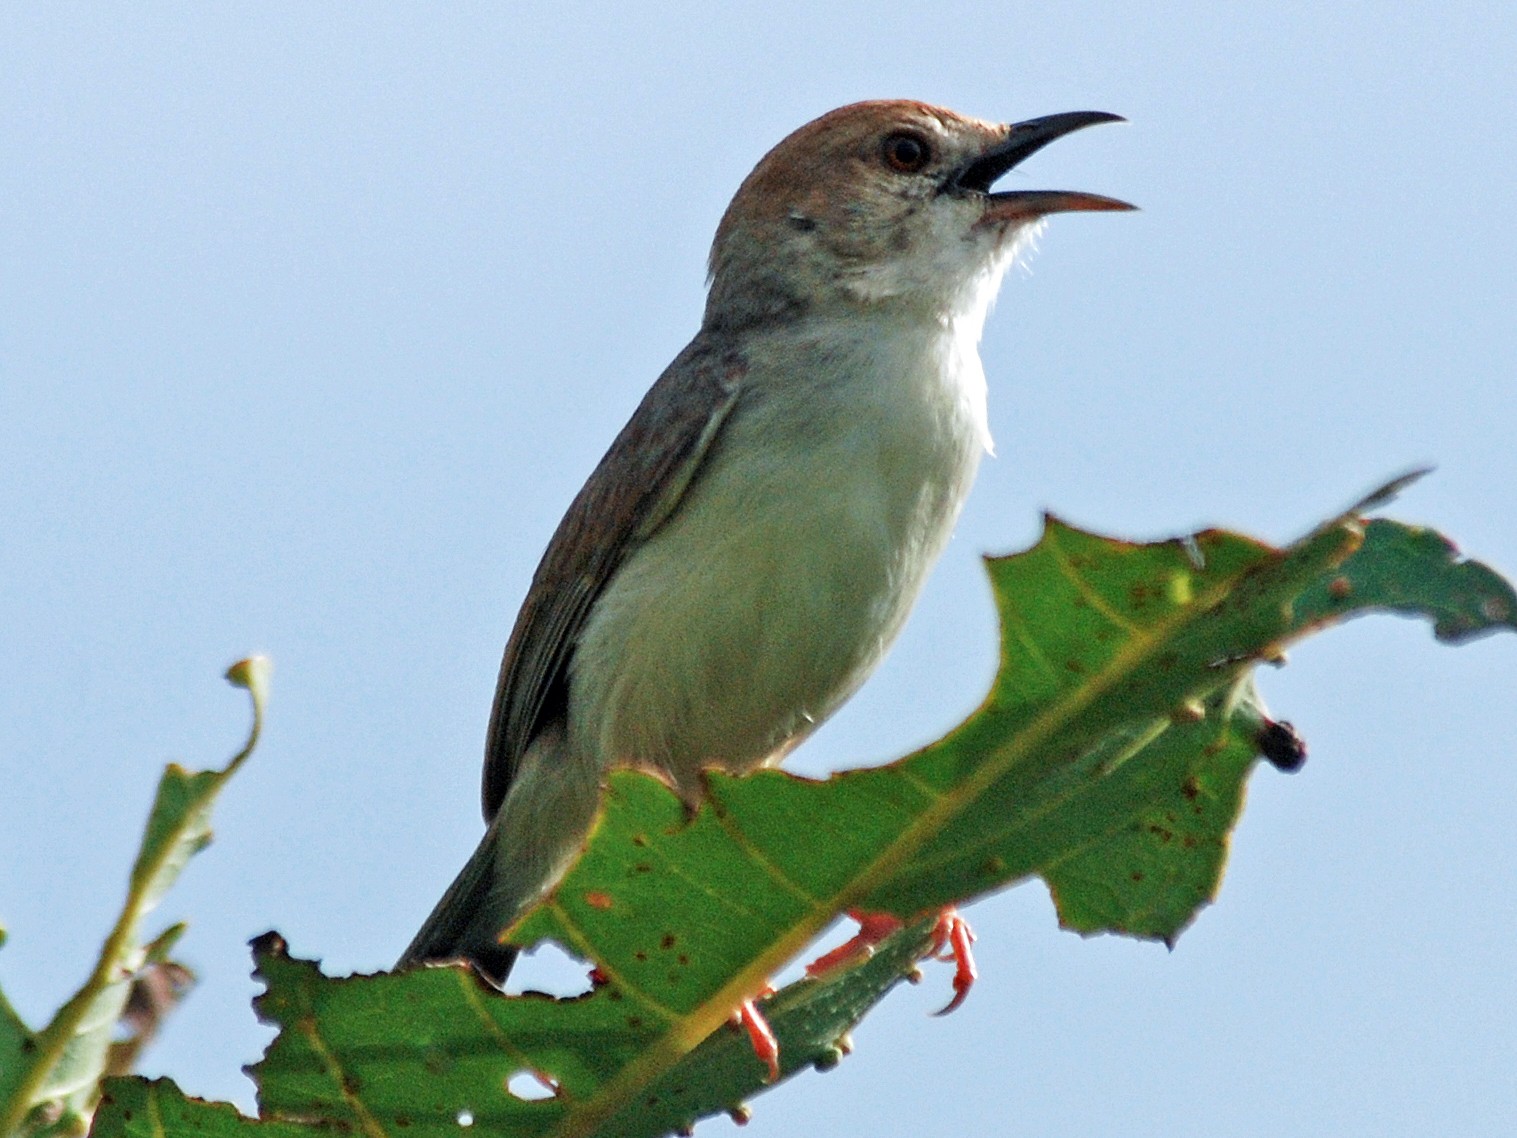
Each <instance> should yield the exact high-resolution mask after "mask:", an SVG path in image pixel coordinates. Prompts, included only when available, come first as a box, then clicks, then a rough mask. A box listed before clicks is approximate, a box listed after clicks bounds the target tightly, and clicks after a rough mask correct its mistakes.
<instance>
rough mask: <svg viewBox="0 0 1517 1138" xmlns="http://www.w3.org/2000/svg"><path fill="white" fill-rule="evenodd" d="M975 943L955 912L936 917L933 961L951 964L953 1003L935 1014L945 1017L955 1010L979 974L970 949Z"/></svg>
mask: <svg viewBox="0 0 1517 1138" xmlns="http://www.w3.org/2000/svg"><path fill="white" fill-rule="evenodd" d="M974 939H975V938H974V930H973V929H972V928H970V927H969V922H968V921H966V920H965V919H964V918H963V917H962V916H961V915H960V914H959V911H958V910H957V909H952V908H949V909H944V910H943V911H942V912H941V913H939V914H938V923H937V924H936V925H934V926H933V929H932V957H933V959H934V960H942V961H950V960H951V961H952V962H953V999H951V1000H949V1001H948V1004H947V1006H946V1007H944V1008H942V1009H941V1010H940V1011H938V1012H936V1013H934V1014H936V1015H940V1016H946V1015H947V1014H948V1013H949V1012H951V1011H955V1010H957V1008H958V1007H959V1005H960V1004H962V1003H963V1002H964V1000H965V998H966V997H968V995H969V989H970V988H972V987H974V982H975V980H977V979H978V978H979V975H980V973H979V971H978V969H976V968H975V966H974V950H973V949H971V948H970V945H972V944H974Z"/></svg>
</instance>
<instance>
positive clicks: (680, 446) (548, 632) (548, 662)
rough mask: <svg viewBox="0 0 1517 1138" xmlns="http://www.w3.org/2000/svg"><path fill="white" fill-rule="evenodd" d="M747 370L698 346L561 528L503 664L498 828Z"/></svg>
mask: <svg viewBox="0 0 1517 1138" xmlns="http://www.w3.org/2000/svg"><path fill="white" fill-rule="evenodd" d="M746 370H747V367H746V365H745V364H744V363H743V361H742V360H741V358H740V357H738V356H737V355H736V354H735V353H732V352H729V351H722V350H718V349H716V348H714V347H713V346H712V345H710V344H709V342H707V341H706V340H705V338H704V337H700V336H698V337H696V339H695V340H694V341H693V342H692V343H691V344H690V346H689V347H687V348H686V349H685V350H684V351H683V352H681V353H680V354H679V356H678V357H676V358H675V360H674V362H673V363H671V364H670V365H669V367H668V368H667V369H666V370H665V372H664V374H663V375H661V376H659V378H658V382H657V383H655V384H654V385H653V387H652V388H651V389H650V390H649V392H648V394H647V395H646V396H644V397H643V401H642V403H641V404H639V405H638V408H637V410H636V411H635V412H633V414H632V418H631V419H630V420H628V422H627V425H626V426H625V427H623V428H622V431H621V434H619V435H617V436H616V441H615V442H613V443H612V444H611V449H610V450H608V451H607V452H606V455H605V457H604V458H602V459H601V461H600V465H599V466H597V467H596V468H595V472H594V473H593V474H591V475H590V479H589V481H588V482H586V483H585V485H584V487H583V489H581V490H580V492H579V494H578V496H576V497H575V499H574V501H573V503H572V504H571V505H570V506H569V511H568V513H566V514H565V515H564V519H563V521H561V522H559V524H558V530H557V531H556V532H555V533H554V535H553V540H552V541H550V542H549V543H548V549H547V552H545V553H544V554H543V559H542V561H541V563H539V565H538V567H537V572H536V573H534V574H533V576H532V588H531V589H530V590H529V591H528V593H527V600H526V603H525V604H523V605H522V609H521V612H520V613H519V614H518V615H517V617H516V627H515V628H514V629H512V631H511V639H510V640H509V641H508V642H507V643H506V654H505V659H504V660H502V661H501V666H500V681H499V683H498V685H497V686H496V689H495V706H494V708H493V709H492V711H491V713H490V733H489V737H488V739H487V741H486V743H485V771H484V787H483V793H484V809H485V820H486V821H487V822H488V821H489V820H490V819H492V818H493V817H494V816H495V812H496V810H498V809H499V808H500V804H501V802H502V801H503V800H504V799H505V797H506V791H507V790H508V789H509V788H510V785H511V780H512V778H513V777H514V776H515V774H516V767H517V764H518V763H519V762H520V761H521V756H522V754H523V753H524V752H525V751H526V749H527V747H528V745H529V744H530V743H531V742H532V740H533V738H535V737H536V735H537V734H538V732H539V731H540V730H541V729H542V727H543V725H544V724H545V723H547V722H550V721H551V720H553V719H555V718H559V717H562V716H563V715H564V714H565V713H566V711H567V706H568V683H569V660H570V657H572V656H573V654H574V646H575V644H576V642H577V641H578V640H579V636H580V633H581V632H582V631H583V629H584V625H585V619H586V618H587V617H588V615H589V613H590V607H591V606H592V605H593V604H594V603H595V598H596V597H597V596H599V595H600V593H601V590H603V589H604V588H605V587H606V585H607V584H608V583H609V582H610V580H611V578H612V577H613V576H614V575H615V573H616V570H617V569H618V568H619V567H620V566H621V563H622V562H623V561H624V560H625V559H626V558H627V557H628V556H629V555H630V554H631V553H632V552H633V551H634V550H636V549H637V547H638V546H639V545H641V544H642V542H643V541H644V540H645V539H646V538H647V537H648V535H649V534H651V533H652V532H653V531H654V530H656V529H657V528H658V527H659V525H661V524H662V523H663V521H664V520H665V519H666V518H667V517H668V516H669V514H670V513H671V512H672V511H673V509H674V508H675V506H676V505H678V503H679V500H680V497H681V496H682V495H683V494H684V492H685V489H686V488H687V487H688V486H689V485H690V482H691V480H692V479H693V478H694V477H695V474H696V471H697V469H698V468H699V467H700V464H701V461H702V459H704V458H705V456H706V454H707V452H708V451H709V449H710V447H711V443H712V441H713V440H714V439H715V438H716V436H717V434H718V433H719V432H720V430H721V427H722V423H723V421H724V420H725V419H726V417H727V413H728V412H729V411H730V410H731V409H732V405H733V404H734V403H735V402H736V400H737V395H738V391H739V389H740V387H741V384H742V378H743V374H744V372H745V371H746Z"/></svg>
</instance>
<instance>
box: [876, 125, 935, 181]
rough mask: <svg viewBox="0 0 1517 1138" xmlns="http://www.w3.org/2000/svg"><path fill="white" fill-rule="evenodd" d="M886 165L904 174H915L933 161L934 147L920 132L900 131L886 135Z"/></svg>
mask: <svg viewBox="0 0 1517 1138" xmlns="http://www.w3.org/2000/svg"><path fill="white" fill-rule="evenodd" d="M884 155H885V165H887V166H889V167H890V168H891V169H892V170H895V171H898V172H899V173H902V174H915V173H917V172H918V171H919V170H921V169H922V167H924V166H926V165H927V163H929V162H931V161H932V147H930V146H928V145H927V140H926V139H925V138H923V137H922V136H921V135H919V134H910V133H907V132H906V131H900V132H898V133H896V134H891V135H887V136H886V137H885V148H884Z"/></svg>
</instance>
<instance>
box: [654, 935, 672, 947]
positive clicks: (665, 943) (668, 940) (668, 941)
mask: <svg viewBox="0 0 1517 1138" xmlns="http://www.w3.org/2000/svg"><path fill="white" fill-rule="evenodd" d="M658 945H659V947H660V948H673V947H674V934H673V933H665V934H664V939H663V940H661V941H659V942H658Z"/></svg>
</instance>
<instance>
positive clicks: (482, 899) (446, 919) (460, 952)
mask: <svg viewBox="0 0 1517 1138" xmlns="http://www.w3.org/2000/svg"><path fill="white" fill-rule="evenodd" d="M496 856H497V855H496V842H495V832H494V830H493V828H492V829H491V830H490V831H489V832H487V833H486V834H485V837H484V840H483V841H481V842H480V843H479V846H478V847H477V848H476V849H475V850H474V853H473V854H472V855H471V856H470V857H469V860H468V861H467V862H466V863H465V864H464V867H463V869H461V870H460V871H459V873H458V876H457V877H455V878H454V879H453V884H452V885H450V886H448V891H447V892H446V893H444V894H443V895H442V900H440V901H438V902H437V905H436V907H435V908H433V910H432V912H431V914H430V915H429V916H428V917H427V919H426V921H425V922H423V924H422V926H421V931H419V932H418V933H417V934H416V936H415V937H414V938H413V939H412V941H411V943H410V944H409V945H408V946H407V947H406V950H405V952H403V953H402V954H401V957H400V960H399V961H398V962H397V963H396V965H395V967H396V968H397V969H399V968H407V967H411V966H413V965H417V964H423V963H426V962H428V961H448V960H467V961H469V962H470V963H471V964H473V965H474V967H475V968H477V969H478V970H479V971H480V972H481V973H483V974H484V975H485V976H486V977H487V978H488V979H489V980H490V981H491V982H492V983H494V984H497V985H500V984H504V983H505V982H506V977H507V976H508V975H509V974H510V972H511V965H512V964H514V963H515V962H516V955H517V951H518V950H517V949H515V948H512V947H511V946H509V945H504V944H501V943H500V940H499V937H500V933H501V931H502V929H501V928H500V927H499V926H498V923H497V921H494V920H490V919H489V914H490V913H491V912H492V910H493V911H496V912H498V911H499V906H498V905H492V904H491V900H492V894H493V893H494V892H495V890H496V880H497V875H496V872H495V860H496Z"/></svg>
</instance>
